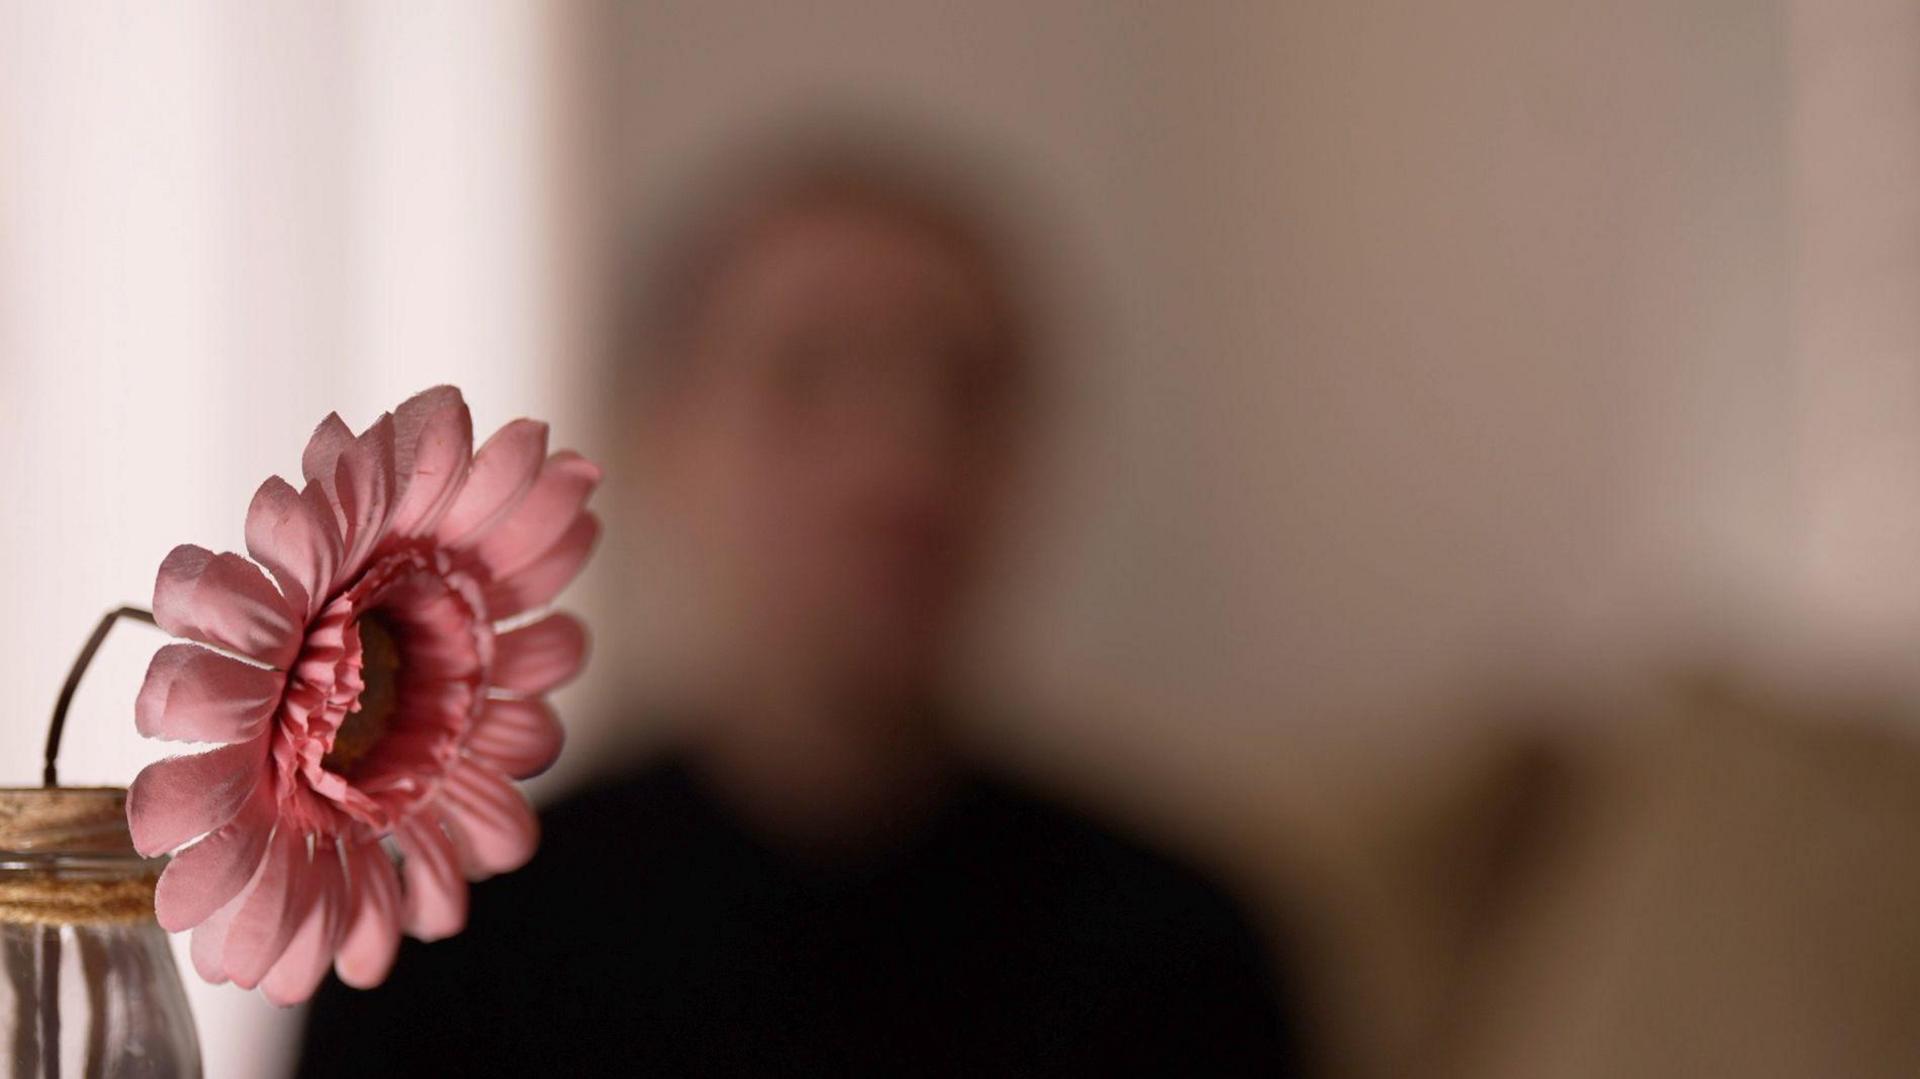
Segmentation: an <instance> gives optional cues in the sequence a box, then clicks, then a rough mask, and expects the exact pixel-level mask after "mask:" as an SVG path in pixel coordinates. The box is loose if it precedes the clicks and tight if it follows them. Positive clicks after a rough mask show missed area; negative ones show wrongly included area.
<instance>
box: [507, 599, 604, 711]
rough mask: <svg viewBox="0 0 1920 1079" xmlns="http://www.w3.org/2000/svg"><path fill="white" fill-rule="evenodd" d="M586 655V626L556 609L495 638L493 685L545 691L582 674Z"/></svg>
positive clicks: (516, 690)
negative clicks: (539, 618) (535, 620)
mask: <svg viewBox="0 0 1920 1079" xmlns="http://www.w3.org/2000/svg"><path fill="white" fill-rule="evenodd" d="M586 658H587V629H586V627H585V626H583V625H581V624H580V620H579V619H577V618H575V617H573V616H572V615H570V614H567V613H565V612H556V613H554V614H550V615H548V616H546V617H545V618H542V619H541V620H539V621H538V622H533V623H531V624H529V625H525V626H521V627H520V628H519V629H516V630H513V631H511V632H509V633H502V634H501V635H500V636H498V637H496V638H494V654H493V684H494V686H495V687H497V688H499V689H504V690H509V691H511V692H514V693H523V694H526V695H528V696H534V695H536V694H540V693H545V692H546V691H548V690H550V689H552V688H554V687H555V686H558V685H560V684H561V683H563V682H565V681H567V680H568V679H569V678H572V677H573V676H574V675H576V674H578V673H580V666H581V664H583V663H585V662H586Z"/></svg>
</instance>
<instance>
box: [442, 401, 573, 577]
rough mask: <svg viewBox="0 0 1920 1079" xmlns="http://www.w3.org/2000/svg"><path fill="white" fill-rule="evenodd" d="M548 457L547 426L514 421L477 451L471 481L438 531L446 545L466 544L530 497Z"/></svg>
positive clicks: (526, 421)
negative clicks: (530, 492) (522, 500)
mask: <svg viewBox="0 0 1920 1079" xmlns="http://www.w3.org/2000/svg"><path fill="white" fill-rule="evenodd" d="M546 457H547V425H546V424H544V423H541V422H539V421H537V420H514V421H513V422H512V423H509V424H507V425H506V426H505V427H502V428H500V430H498V431H496V432H494V435H493V437H492V438H489V439H487V444H486V445H484V446H481V447H480V450H479V452H478V453H475V454H474V455H473V468H472V470H471V471H469V472H468V473H467V482H466V484H465V485H463V486H462V487H461V488H460V493H459V495H458V496H456V497H455V498H454V500H453V505H451V506H449V507H448V508H447V513H446V516H444V517H442V518H441V519H440V524H439V526H438V527H437V528H435V530H434V535H435V536H437V537H438V538H439V540H440V542H441V543H442V544H443V545H445V546H448V547H454V548H463V547H466V546H467V545H469V544H470V543H471V542H472V541H473V540H475V539H477V538H478V537H479V536H481V535H483V534H485V533H486V531H487V530H488V529H490V528H492V527H493V526H494V525H495V524H497V523H498V522H499V521H500V520H502V519H503V518H505V517H506V515H507V514H509V513H511V512H513V508H514V507H515V506H517V505H519V504H520V500H521V499H523V498H525V497H526V496H527V492H528V491H529V490H531V489H532V488H533V483H534V480H536V479H537V478H539V475H540V466H541V464H542V463H543V462H544V461H545V460H546Z"/></svg>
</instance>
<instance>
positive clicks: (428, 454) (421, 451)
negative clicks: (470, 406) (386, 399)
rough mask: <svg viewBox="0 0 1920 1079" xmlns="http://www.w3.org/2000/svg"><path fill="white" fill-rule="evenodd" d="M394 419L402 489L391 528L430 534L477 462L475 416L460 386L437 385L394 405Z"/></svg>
mask: <svg viewBox="0 0 1920 1079" xmlns="http://www.w3.org/2000/svg"><path fill="white" fill-rule="evenodd" d="M393 420H394V466H395V468H396V469H397V470H398V472H399V474H400V480H401V483H402V485H403V488H404V489H403V491H402V493H401V496H400V501H399V504H398V505H397V506H396V507H395V508H394V511H393V522H392V526H391V527H392V531H393V533H394V534H395V535H400V536H422V535H426V534H428V533H430V532H432V531H433V529H434V528H435V527H436V526H437V525H438V524H439V523H440V518H441V517H442V516H443V515H444V514H445V513H446V512H447V507H448V506H451V505H452V504H453V500H454V498H455V497H456V496H458V495H459V493H460V488H461V486H462V485H463V484H464V483H465V482H466V479H467V469H468V467H469V466H471V464H472V463H473V417H472V416H471V415H470V414H469V413H468V412H467V403H466V402H465V401H463V400H461V399H460V391H459V390H457V389H454V388H453V387H452V386H435V387H434V388H433V389H430V390H427V391H425V392H422V393H417V394H415V395H414V396H412V397H409V398H407V400H406V402H405V403H403V404H402V405H401V406H400V407H399V408H397V409H395V410H394V414H393Z"/></svg>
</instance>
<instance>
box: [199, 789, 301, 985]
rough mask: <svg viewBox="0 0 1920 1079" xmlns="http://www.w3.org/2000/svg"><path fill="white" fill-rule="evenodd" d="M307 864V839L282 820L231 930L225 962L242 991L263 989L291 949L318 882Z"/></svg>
mask: <svg viewBox="0 0 1920 1079" xmlns="http://www.w3.org/2000/svg"><path fill="white" fill-rule="evenodd" d="M308 863H309V858H308V854H307V836H306V835H305V833H303V832H301V831H300V830H298V829H296V828H291V827H288V826H287V825H286V824H285V823H284V822H283V823H282V824H281V826H280V828H279V829H278V830H276V831H275V832H274V833H273V841H272V842H271V843H270V844H269V845H268V847H267V856H266V859H265V860H264V861H262V862H261V864H260V875H259V879H257V880H256V881H254V883H253V886H252V887H251V888H250V889H249V890H248V892H247V897H246V899H245V900H244V901H243V902H242V903H241V904H240V909H239V910H238V911H236V912H235V913H234V916H233V925H232V926H231V927H230V928H229V929H228V930H227V939H226V945H225V947H224V948H223V949H222V950H221V953H220V958H221V964H222V965H223V966H224V967H225V968H226V974H227V977H228V978H231V979H232V980H233V984H235V985H237V986H239V987H240V988H242V989H252V988H253V987H254V986H256V985H259V984H260V979H261V978H263V977H265V976H266V973H267V971H269V970H271V969H273V965H274V963H276V962H278V961H279V959H280V956H281V954H282V953H284V952H285V951H286V950H287V941H288V940H289V939H291V938H292V937H293V933H294V930H296V929H298V928H299V926H300V920H301V918H302V917H304V915H305V914H306V912H307V909H308V907H309V906H310V905H311V904H312V902H313V892H314V891H315V890H316V888H317V885H318V883H319V881H318V877H317V876H316V874H314V873H313V872H312V871H311V868H310V866H309V864H308Z"/></svg>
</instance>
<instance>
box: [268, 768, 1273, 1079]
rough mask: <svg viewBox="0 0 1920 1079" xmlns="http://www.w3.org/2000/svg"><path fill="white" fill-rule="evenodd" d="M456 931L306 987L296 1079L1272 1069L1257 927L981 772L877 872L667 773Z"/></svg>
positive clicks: (553, 834)
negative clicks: (375, 985) (316, 987)
mask: <svg viewBox="0 0 1920 1079" xmlns="http://www.w3.org/2000/svg"><path fill="white" fill-rule="evenodd" d="M543 828H544V837H543V840H542V849H541V851H540V853H539V854H538V855H537V856H536V857H535V858H534V860H533V861H532V862H531V863H530V864H529V865H528V866H527V867H526V868H524V869H522V870H520V871H519V872H517V873H513V874H509V875H507V876H503V877H500V878H497V879H495V880H492V881H488V882H486V883H483V884H480V885H477V886H475V888H474V891H473V907H472V913H471V918H470V922H469V925H468V928H467V930H466V932H465V933H463V934H461V935H460V936H458V937H454V938H452V939H450V940H446V941H441V942H438V943H434V944H430V945H422V944H419V943H418V942H415V941H411V940H409V941H408V942H407V943H406V945H405V946H404V947H403V948H402V950H401V953H400V957H399V960H398V962H397V964H396V966H395V968H394V971H393V974H392V976H391V977H390V978H389V980H388V982H387V984H386V985H384V986H383V987H381V988H379V989H376V990H373V991H370V992H359V991H355V990H352V989H347V988H345V987H344V986H342V985H341V984H340V983H338V982H337V981H333V980H331V979H330V980H329V981H328V983H327V984H326V985H325V986H324V987H323V988H322V990H321V991H320V993H319V994H318V996H317V997H316V999H315V1001H314V1005H313V1009H312V1012H311V1017H310V1019H309V1025H308V1029H307V1037H306V1043H305V1046H304V1049H303V1054H302V1059H301V1065H300V1074H301V1075H302V1076H309V1077H324V1076H354V1077H373V1076H386V1075H407V1076H415V1075H491V1074H518V1075H541V1074H546V1075H555V1076H562V1075H564V1076H574V1075H658V1076H698V1075H834V1076H842V1075H970V1076H971V1075H1117V1074H1122V1073H1125V1074H1160V1075H1275V1074H1286V1073H1287V1072H1288V1070H1289V1063H1290V1060H1291V1052H1292V1045H1291V1040H1290V1038H1289V1032H1288V1031H1287V1029H1286V1026H1285V1024H1284V1023H1283V1020H1282V1011H1281V1008H1280V1002H1279V1000H1278V996H1277V993H1276V988H1275V982H1274V979H1273V977H1272V964H1271V959H1270V956H1269V954H1268V953H1267V951H1266V949H1264V948H1263V947H1262V946H1261V944H1260V942H1259V940H1258V938H1257V936H1256V934H1255V933H1254V932H1252V931H1251V930H1250V928H1249V926H1248V925H1247V923H1246V922H1245V920H1244V919H1243V918H1242V917H1241V916H1240V914H1239V912H1238V911H1237V910H1236V909H1235V907H1234V906H1233V904H1232V903H1230V902H1229V901H1228V900H1227V899H1226V898H1225V897H1224V896H1223V895H1222V894H1221V893H1220V892H1219V891H1218V890H1217V889H1215V888H1214V887H1213V886H1211V885H1210V884H1209V883H1207V882H1206V881H1205V880H1204V879H1203V878H1202V877H1200V876H1199V875H1197V874H1195V873H1193V872H1192V871H1190V870H1188V869H1186V868H1183V867H1181V866H1179V865H1176V864H1175V863H1173V862H1171V861H1169V860H1167V859H1166V858H1163V857H1161V856H1159V855H1156V854H1154V853H1151V852H1149V851H1148V850H1146V849H1145V848H1144V847H1142V846H1140V845H1138V844H1136V843H1134V842H1131V841H1129V840H1126V839H1123V838H1120V837H1119V836H1117V835H1116V834H1114V833H1112V832H1110V831H1108V830H1105V829H1103V828H1101V827H1098V826H1096V825H1094V824H1093V823H1091V822H1089V821H1087V820H1085V819H1083V818H1081V817H1080V816H1078V815H1076V814H1074V813H1072V812H1070V811H1068V810H1066V809H1064V808H1062V807H1060V806H1057V805H1054V804H1052V803H1051V802H1048V801H1045V800H1043V799H1040V798H1038V797H1035V796H1033V795H1031V794H1028V793H1025V792H1023V791H1021V790H1019V789H1018V788H1016V787H1014V786H1013V785H1011V784H1008V783H1005V782H1001V781H996V780H992V779H988V778H985V777H978V778H975V779H972V780H969V781H967V782H966V783H964V784H962V785H961V786H960V788H959V789H958V792H957V793H956V794H955V796H954V797H952V798H951V799H950V800H949V801H948V802H947V803H946V804H945V806H944V808H943V809H941V810H940V811H939V812H938V813H936V814H935V815H934V816H933V817H932V818H931V819H930V820H928V821H927V822H926V823H925V824H924V826H923V827H921V828H919V829H918V830H917V831H916V832H915V833H914V834H913V836H912V838H911V839H910V840H908V841H906V842H903V843H901V844H899V845H897V846H895V847H894V848H892V849H890V850H889V851H888V852H887V853H885V854H884V855H881V856H877V857H873V858H870V859H868V860H865V861H863V862H859V863H857V864H844V863H840V864H835V865H833V866H831V867H823V866H821V865H818V864H809V863H807V862H803V861H799V860H795V859H792V858H789V857H787V856H785V855H783V854H781V853H779V852H778V851H776V850H775V849H773V848H772V847H770V846H768V845H766V844H764V843H762V842H761V841H759V840H758V839H757V838H755V836H754V835H753V833H751V832H750V831H749V830H748V829H747V828H745V827H744V826H742V825H741V824H740V823H739V822H738V821H737V820H736V819H735V818H734V817H733V816H731V815H730V814H729V813H728V812H727V811H726V810H725V809H724V808H723V807H722V806H721V805H720V804H719V803H718V802H717V801H715V800H714V799H713V798H712V797H711V796H710V795H709V793H708V792H707V791H706V790H705V789H704V787H703V785H702V784H701V783H700V781H699V780H697V779H696V778H695V777H694V775H693V774H692V773H691V772H690V771H689V770H688V769H687V768H685V767H683V766H680V765H677V764H674V763H664V764H658V765H655V766H653V767H651V768H649V769H648V770H646V771H643V772H641V773H639V774H637V775H634V776H633V777H631V778H629V779H627V780H625V781H623V782H620V783H617V784H615V785H611V786H606V787H602V788H600V789H596V790H593V791H590V792H588V793H586V794H583V795H579V796H576V797H574V798H572V799H570V800H568V801H566V802H564V803H562V804H560V805H557V806H555V807H554V808H553V809H552V810H550V811H549V812H548V813H546V814H545V815H544V820H543Z"/></svg>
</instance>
